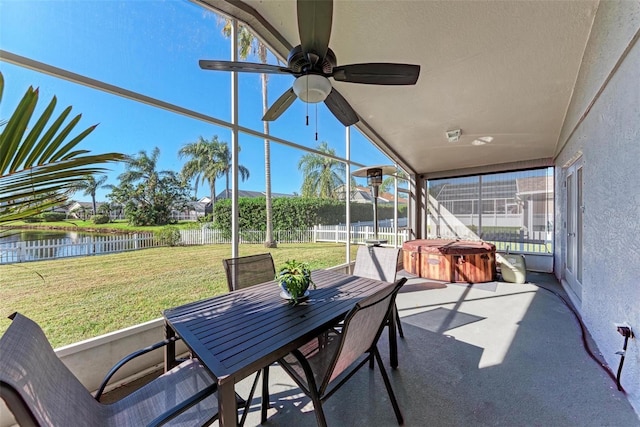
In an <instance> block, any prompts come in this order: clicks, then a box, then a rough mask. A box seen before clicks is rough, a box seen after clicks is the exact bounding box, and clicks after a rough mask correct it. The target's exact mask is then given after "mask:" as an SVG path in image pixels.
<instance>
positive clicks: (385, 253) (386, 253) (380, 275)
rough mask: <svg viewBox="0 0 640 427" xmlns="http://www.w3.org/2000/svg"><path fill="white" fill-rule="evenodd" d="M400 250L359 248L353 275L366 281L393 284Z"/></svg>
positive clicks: (373, 247)
mask: <svg viewBox="0 0 640 427" xmlns="http://www.w3.org/2000/svg"><path fill="white" fill-rule="evenodd" d="M399 256H400V248H383V247H381V246H370V247H367V246H360V247H358V252H357V254H356V264H355V266H354V267H353V275H354V276H360V277H366V278H368V279H375V280H382V281H384V282H393V281H395V280H396V271H397V270H398V257H399Z"/></svg>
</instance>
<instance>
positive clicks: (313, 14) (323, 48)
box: [298, 0, 333, 61]
mask: <svg viewBox="0 0 640 427" xmlns="http://www.w3.org/2000/svg"><path fill="white" fill-rule="evenodd" d="M332 19H333V0H298V33H299V34H300V44H301V45H302V51H303V52H304V53H306V54H307V55H308V56H309V54H315V55H317V56H318V57H319V59H320V61H321V60H323V59H324V57H325V55H326V54H327V49H328V48H329V38H330V37H331V21H332ZM310 59H311V58H310Z"/></svg>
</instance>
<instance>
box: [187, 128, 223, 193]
mask: <svg viewBox="0 0 640 427" xmlns="http://www.w3.org/2000/svg"><path fill="white" fill-rule="evenodd" d="M223 146H226V144H225V143H224V142H220V141H218V136H217V135H214V136H213V138H211V140H207V139H204V138H203V137H202V136H200V137H199V138H198V141H196V142H190V143H188V144H185V145H184V146H183V147H182V148H181V149H180V151H178V156H179V157H180V158H181V159H182V158H184V157H188V158H189V160H187V162H186V163H185V164H184V165H183V166H182V176H183V177H184V179H186V180H187V181H188V180H191V179H193V178H195V186H194V191H195V194H196V197H197V194H198V183H199V182H200V183H202V184H204V182H205V181H207V182H208V183H209V194H210V196H211V203H212V204H213V203H215V198H216V178H217V177H218V176H219V175H220V174H221V173H222V170H223V168H222V167H221V164H220V161H219V159H220V154H221V152H222V150H223V148H222V147H223Z"/></svg>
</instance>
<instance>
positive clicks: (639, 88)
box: [555, 1, 640, 414]
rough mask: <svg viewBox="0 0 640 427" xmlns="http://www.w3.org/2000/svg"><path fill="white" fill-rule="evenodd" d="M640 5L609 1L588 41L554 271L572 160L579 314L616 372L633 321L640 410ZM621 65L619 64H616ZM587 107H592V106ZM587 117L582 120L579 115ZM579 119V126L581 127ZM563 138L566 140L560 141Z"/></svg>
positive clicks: (632, 358)
mask: <svg viewBox="0 0 640 427" xmlns="http://www.w3.org/2000/svg"><path fill="white" fill-rule="evenodd" d="M639 33H640V2H638V1H603V2H601V3H600V6H599V8H598V13H597V15H596V18H595V21H594V25H593V29H592V33H591V36H590V40H589V43H588V44H587V47H586V51H585V55H584V61H583V64H582V69H581V70H580V75H579V77H578V84H577V85H576V89H575V92H574V96H573V100H572V105H571V107H570V108H569V110H568V117H567V120H566V123H565V125H566V127H567V128H565V129H563V135H564V137H569V135H571V136H570V138H569V140H568V141H567V142H566V145H564V148H563V149H562V151H561V152H560V154H559V156H558V157H557V158H556V162H555V163H556V189H557V191H556V202H557V205H556V206H557V207H558V209H557V214H556V221H557V222H556V224H558V225H559V227H558V230H557V234H556V237H557V239H556V253H555V257H556V262H555V265H556V275H557V276H558V277H562V276H563V271H562V270H563V266H564V254H565V251H566V238H565V235H564V234H566V230H565V229H563V228H562V226H561V225H562V224H565V222H566V221H567V218H566V189H565V188H564V179H565V177H566V169H565V168H563V166H564V165H566V164H567V163H568V162H570V161H571V160H572V159H574V158H575V156H576V155H577V154H579V153H582V158H583V161H584V168H583V179H584V227H583V236H584V251H583V266H584V269H583V280H582V301H581V307H580V311H581V313H582V316H583V319H584V321H585V324H586V325H587V328H588V329H589V331H590V332H591V334H592V336H593V338H594V339H595V341H596V343H597V344H598V347H599V350H600V352H601V353H602V355H603V357H604V358H605V360H606V361H607V363H608V365H609V366H610V367H611V369H612V370H613V372H614V373H615V372H616V370H617V368H618V364H619V361H620V356H618V355H616V354H615V352H616V351H619V350H621V349H622V344H623V338H622V336H621V335H619V334H618V333H617V332H616V328H615V327H614V322H627V323H629V325H631V327H632V328H633V330H634V331H635V333H636V335H638V337H637V338H636V339H635V340H631V341H630V342H629V347H628V349H627V354H626V360H625V364H624V370H623V373H622V381H621V382H622V385H623V386H624V387H625V389H626V391H627V393H628V398H629V400H630V402H631V404H632V405H633V406H634V408H635V410H636V412H637V413H638V414H640V284H639V279H638V265H639V261H640V43H638V34H639ZM616 64H617V68H616ZM591 104H592V106H591V109H590V110H589V105H591ZM582 116H584V118H583V120H582V121H580V119H579V118H580V117H582ZM576 124H577V127H576ZM561 142H562V141H561Z"/></svg>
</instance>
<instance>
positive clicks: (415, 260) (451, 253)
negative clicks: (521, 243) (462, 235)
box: [402, 239, 496, 283]
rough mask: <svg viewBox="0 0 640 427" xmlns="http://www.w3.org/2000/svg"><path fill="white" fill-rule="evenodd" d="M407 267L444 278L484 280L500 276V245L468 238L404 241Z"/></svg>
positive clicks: (408, 270) (430, 277)
mask: <svg viewBox="0 0 640 427" xmlns="http://www.w3.org/2000/svg"><path fill="white" fill-rule="evenodd" d="M402 249H403V263H404V269H405V270H406V271H407V272H409V273H411V274H415V275H416V276H419V277H424V278H427V279H433V280H441V281H443V282H457V283H480V282H490V281H492V280H495V277H496V247H495V245H493V244H491V243H487V242H474V241H464V240H443V239H427V240H410V241H408V242H404V243H403V245H402Z"/></svg>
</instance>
